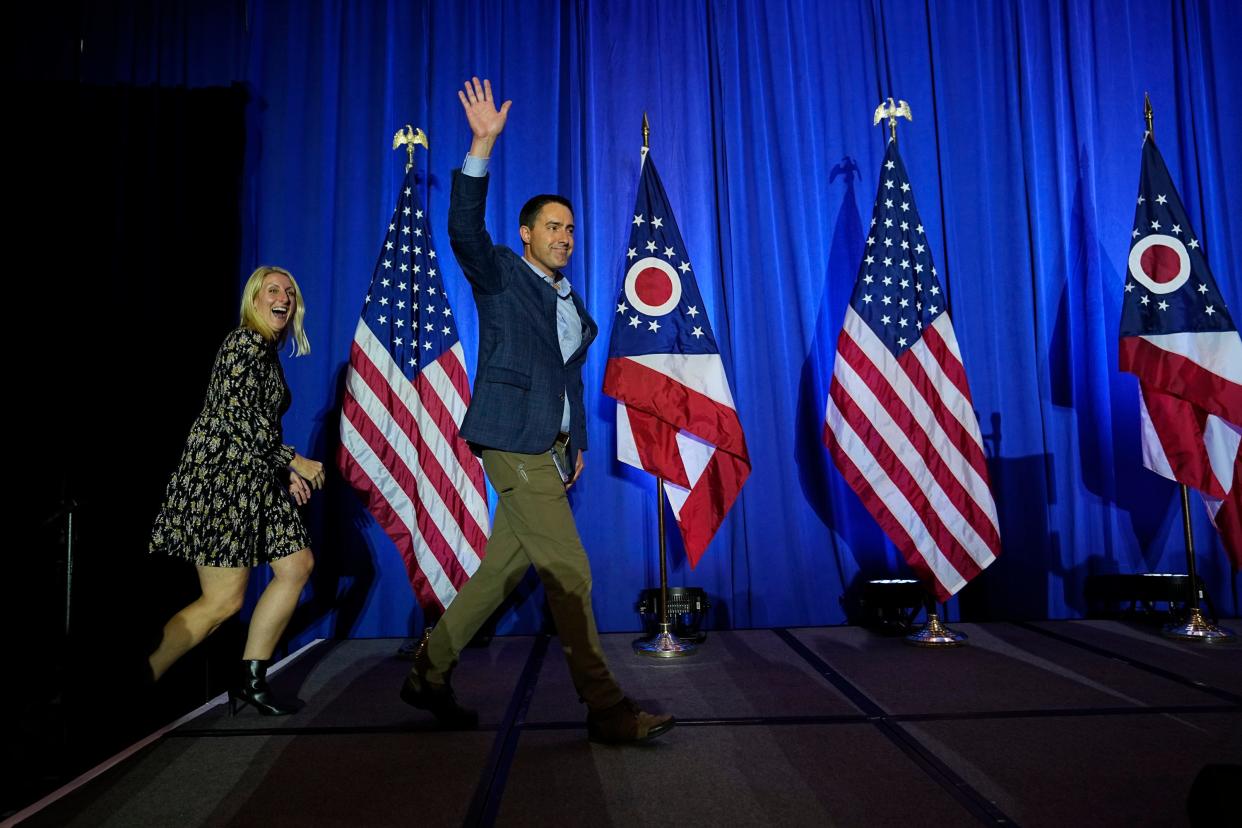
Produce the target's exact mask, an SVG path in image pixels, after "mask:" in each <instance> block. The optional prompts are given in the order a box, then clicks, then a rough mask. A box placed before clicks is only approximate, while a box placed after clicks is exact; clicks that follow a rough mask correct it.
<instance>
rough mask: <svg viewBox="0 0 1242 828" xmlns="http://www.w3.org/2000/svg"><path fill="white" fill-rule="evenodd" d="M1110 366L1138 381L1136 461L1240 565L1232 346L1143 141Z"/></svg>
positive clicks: (1193, 245)
mask: <svg viewBox="0 0 1242 828" xmlns="http://www.w3.org/2000/svg"><path fill="white" fill-rule="evenodd" d="M1119 363H1120V368H1121V370H1123V371H1128V372H1130V373H1132V374H1134V375H1135V376H1137V377H1138V378H1139V390H1140V392H1141V393H1140V396H1139V416H1140V423H1141V430H1142V440H1143V465H1144V466H1146V467H1147V468H1149V469H1151V470H1152V471H1154V472H1156V473H1157V474H1159V475H1162V476H1164V477H1167V478H1169V479H1170V480H1176V481H1177V482H1179V483H1184V484H1186V485H1187V486H1192V487H1194V488H1196V489H1198V490H1199V491H1200V493H1202V495H1203V499H1204V502H1205V503H1206V504H1207V507H1208V514H1209V515H1210V516H1211V517H1212V520H1213V523H1215V525H1216V528H1217V529H1218V530H1220V533H1221V538H1222V540H1223V541H1224V545H1225V548H1226V549H1227V550H1228V551H1229V553H1230V555H1231V557H1232V559H1233V566H1234V568H1235V569H1237V568H1239V567H1242V451H1240V450H1239V445H1240V444H1242V340H1239V338H1238V329H1237V327H1236V326H1235V325H1234V324H1233V320H1232V318H1230V316H1229V309H1228V308H1226V307H1225V299H1224V297H1223V296H1222V295H1221V292H1220V289H1219V288H1218V287H1217V285H1216V280H1215V279H1214V278H1212V271H1211V270H1210V269H1209V268H1208V263H1207V257H1206V256H1205V255H1204V252H1203V245H1202V244H1201V243H1200V241H1199V237H1198V236H1197V235H1196V234H1195V231H1194V228H1192V227H1191V226H1190V218H1189V216H1188V215H1187V213H1186V208H1185V207H1183V206H1182V200H1181V198H1180V197H1179V196H1178V194H1177V189H1176V188H1175V187H1174V186H1173V179H1172V178H1171V177H1170V176H1169V170H1168V167H1166V166H1165V164H1164V158H1163V157H1161V155H1160V150H1158V149H1157V148H1156V142H1155V141H1154V140H1153V139H1152V137H1151V136H1150V135H1148V136H1147V137H1146V139H1145V140H1144V142H1143V168H1142V172H1141V173H1140V175H1139V194H1138V203H1137V205H1136V207H1135V209H1134V229H1133V231H1132V232H1131V233H1130V256H1129V260H1128V267H1127V278H1126V286H1125V300H1124V303H1123V305H1122V310H1121V355H1120V360H1119Z"/></svg>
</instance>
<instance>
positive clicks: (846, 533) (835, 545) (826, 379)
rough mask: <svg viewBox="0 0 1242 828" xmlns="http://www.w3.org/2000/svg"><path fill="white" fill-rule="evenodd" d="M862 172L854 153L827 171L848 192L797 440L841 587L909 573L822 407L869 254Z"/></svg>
mask: <svg viewBox="0 0 1242 828" xmlns="http://www.w3.org/2000/svg"><path fill="white" fill-rule="evenodd" d="M860 178H861V174H860V172H859V169H858V164H857V163H856V162H855V161H854V159H853V158H852V157H850V156H849V155H845V156H844V157H843V158H842V159H841V161H840V163H838V164H836V165H835V166H834V167H833V168H832V172H831V173H830V174H829V178H828V185H829V186H840V187H842V188H843V192H842V193H841V205H840V207H839V208H838V210H837V220H836V225H835V227H834V228H833V232H832V243H831V246H830V248H829V252H828V266H827V268H826V270H825V273H824V281H823V290H822V291H821V292H820V302H819V309H818V311H817V313H816V317H815V332H814V337H813V338H812V340H811V344H810V348H809V349H808V352H807V356H806V359H805V360H804V361H803V363H802V373H801V376H800V378H799V381H798V400H797V408H796V411H795V417H794V423H795V426H794V427H795V431H794V440H793V444H794V463H795V465H796V466H797V468H798V483H799V485H800V486H801V488H802V495H803V497H804V498H806V502H807V504H808V505H809V506H810V507H811V509H812V510H814V512H815V515H816V517H818V518H819V520H820V521H821V522H822V523H823V524H824V526H826V527H827V528H828V530H829V539H830V543H831V552H832V556H833V562H834V564H835V566H836V571H837V577H838V578H839V579H840V581H841V585H842V587H843V588H845V587H846V584H849V583H850V581H851V578H850V573H858V577H862V576H863V575H865V577H867V578H882V577H893V576H895V575H899V574H905V573H908V569H906V568H905V566H904V564H899V563H898V560H899V559H900V556H899V555H897V553H896V551H895V550H894V549H893V547H892V545H891V544H890V543H889V542H888V539H887V537H885V535H884V533H883V532H882V531H881V530H880V527H879V526H878V525H877V524H876V522H875V520H874V519H873V518H872V517H871V515H870V514H869V513H868V512H867V510H866V509H865V508H864V507H863V505H862V503H861V502H860V501H859V500H858V498H857V497H856V496H855V495H854V493H853V492H852V491H851V490H850V489H849V487H848V486H846V485H844V483H843V482H842V481H841V478H840V475H839V473H838V472H837V468H836V466H835V465H833V463H832V459H831V457H829V455H828V450H827V449H826V448H825V447H824V441H823V433H824V411H825V408H826V406H827V403H828V386H829V383H830V382H831V381H832V365H833V359H834V357H835V356H836V341H837V334H838V333H839V332H840V330H841V322H842V320H843V319H844V318H845V308H846V305H847V304H849V298H850V294H851V292H852V291H853V287H854V281H855V278H856V277H857V275H858V267H859V264H860V263H861V262H862V256H863V238H864V233H863V225H862V218H861V217H860V215H859V212H858V200H857V198H856V196H855V193H854V182H855V181H856V180H858V179H860ZM838 179H839V181H838ZM899 566H900V567H901V568H900V569H898V567H899ZM858 577H855V578H854V581H857V580H858ZM852 587H853V584H850V588H852ZM846 591H847V592H848V589H847V590H846Z"/></svg>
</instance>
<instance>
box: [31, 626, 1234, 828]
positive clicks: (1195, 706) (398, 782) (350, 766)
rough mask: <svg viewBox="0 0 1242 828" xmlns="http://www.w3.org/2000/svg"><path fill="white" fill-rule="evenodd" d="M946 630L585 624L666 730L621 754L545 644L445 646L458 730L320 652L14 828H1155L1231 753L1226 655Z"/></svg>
mask: <svg viewBox="0 0 1242 828" xmlns="http://www.w3.org/2000/svg"><path fill="white" fill-rule="evenodd" d="M1230 623H1232V625H1233V626H1234V627H1235V629H1236V628H1237V627H1238V624H1237V622H1236V621H1234V622H1230ZM955 629H958V630H960V631H962V632H965V633H967V634H968V635H969V636H970V642H969V645H968V646H966V647H962V648H960V649H954V650H936V651H930V650H923V649H918V648H914V647H910V646H908V645H906V644H904V643H903V642H902V641H901V640H900V639H894V638H885V637H882V636H879V635H876V634H874V633H871V632H868V631H865V630H862V629H858V628H853V627H831V628H817V629H791V630H754V631H742V632H723V633H712V634H711V635H710V636H709V638H708V640H707V643H706V644H705V645H704V646H703V647H702V648H701V650H700V652H699V653H698V654H697V655H696V656H694V657H692V658H689V659H683V660H679V661H675V662H665V661H655V660H650V659H640V658H638V657H636V656H634V655H633V654H632V653H631V651H630V641H631V639H632V637H633V636H632V635H622V634H618V635H609V636H605V645H606V647H607V649H608V652H609V656H610V658H611V661H612V665H613V668H614V670H615V671H616V673H617V675H618V678H619V679H620V680H621V683H622V685H623V686H624V687H625V688H626V689H627V691H628V692H629V693H630V694H631V695H633V696H634V697H635V698H637V699H640V700H641V701H643V702H644V703H646V704H648V705H650V706H651V707H652V708H655V709H658V710H667V711H670V712H673V713H675V714H676V715H677V716H678V718H679V720H680V724H679V726H678V727H677V728H676V729H675V730H673V731H672V732H671V733H670V734H668V735H667V736H666V737H665V738H663V739H661V740H659V741H658V742H655V743H653V744H651V745H648V746H643V747H630V748H618V747H604V746H598V745H591V744H589V743H588V742H587V741H586V731H585V726H584V725H583V721H582V720H583V713H584V711H583V709H582V708H581V707H580V706H579V705H578V703H577V701H576V698H575V694H574V692H573V689H572V686H571V684H570V681H569V675H568V672H567V670H566V668H565V664H564V660H563V659H562V658H561V656H560V654H559V653H558V652H557V648H558V645H557V640H556V639H555V638H551V639H549V638H547V637H515V638H498V639H495V640H494V641H493V642H492V644H491V645H490V647H488V648H486V649H471V650H467V651H466V654H465V657H464V659H463V663H462V666H461V667H460V668H459V669H458V672H457V676H456V679H455V685H456V687H457V689H458V695H459V696H460V697H461V698H462V700H463V702H465V703H467V704H469V705H472V706H476V707H477V708H478V709H479V711H480V714H481V717H482V726H481V727H480V729H479V730H478V731H477V732H473V733H446V732H438V731H437V730H436V729H435V728H434V726H433V724H432V722H431V720H430V718H429V717H428V716H426V715H425V714H423V713H421V712H419V711H415V710H412V709H410V708H407V707H406V706H404V705H403V704H402V703H401V701H400V700H399V699H398V698H397V690H398V687H399V685H400V683H401V680H402V677H403V675H404V673H405V671H406V670H407V669H408V666H409V664H408V662H403V661H399V660H397V659H395V658H394V657H393V654H394V651H395V649H396V647H397V645H398V643H399V642H397V641H393V640H355V641H337V642H331V641H325V642H321V643H319V644H317V645H315V646H313V647H311V648H309V649H308V650H307V651H305V652H304V653H303V654H302V655H300V656H299V657H298V658H296V659H294V660H293V661H291V662H290V663H288V664H287V665H286V666H284V667H283V669H281V670H280V672H279V673H277V675H276V676H275V677H274V680H273V684H274V685H275V686H276V687H277V688H278V689H280V690H282V691H283V692H285V693H291V694H293V693H295V694H296V695H297V696H298V697H299V698H301V699H303V700H304V701H305V702H306V707H305V709H304V710H302V711H301V712H300V713H299V714H298V715H295V716H290V717H287V718H282V719H265V718H262V717H260V716H258V715H257V714H256V713H255V712H254V711H253V710H252V709H247V710H246V711H245V712H244V713H242V714H239V715H238V716H237V717H235V718H231V717H230V716H229V715H228V711H227V708H225V707H224V706H216V707H213V708H210V709H209V710H207V711H206V712H204V713H202V714H200V715H198V716H197V717H195V718H193V719H192V720H190V721H188V722H185V723H184V724H182V725H181V726H179V727H177V728H176V729H174V730H172V731H170V732H168V733H166V734H165V735H163V736H162V737H160V738H159V739H157V740H155V741H154V742H153V743H152V744H150V745H149V746H147V747H145V748H143V749H142V750H139V751H137V752H135V753H134V754H133V755H131V756H129V757H128V758H126V759H124V760H123V761H121V762H119V763H118V764H116V765H115V766H114V767H112V768H111V769H109V770H107V771H105V772H103V773H101V774H99V775H98V776H96V777H95V778H94V779H91V780H90V781H88V782H86V783H85V784H82V785H81V786H79V787H77V788H76V789H75V790H73V791H71V792H70V793H68V794H66V795H64V796H62V797H61V798H59V799H57V800H56V801H54V802H52V803H51V804H49V805H47V806H46V807H44V808H43V809H42V810H41V811H39V812H37V813H36V814H34V815H32V816H31V817H29V818H28V819H27V820H26V821H25V822H23V823H22V824H23V825H28V826H40V825H75V826H88V825H89V826H98V825H108V826H113V825H115V826H133V825H144V826H146V825H158V826H164V825H168V826H194V825H261V826H280V825H291V826H292V825H297V826H308V825H309V826H319V825H348V826H385V825H401V826H405V825H418V826H434V825H479V824H484V825H486V824H491V823H493V822H494V823H496V824H500V825H551V826H561V825H591V826H594V827H599V826H609V825H618V826H620V825H626V826H628V825H657V824H658V825H688V824H696V823H697V824H707V825H764V824H778V825H814V826H821V825H847V826H855V825H857V826H882V825H894V826H919V825H941V826H955V825H976V824H979V823H985V824H989V823H990V824H1018V825H1024V826H1039V825H1048V826H1065V825H1091V826H1107V825H1125V826H1137V825H1159V826H1168V825H1185V824H1188V819H1187V816H1186V799H1187V794H1188V793H1189V791H1190V788H1191V783H1192V781H1193V780H1194V778H1195V776H1196V774H1197V773H1198V772H1199V771H1200V769H1202V768H1203V767H1204V766H1205V765H1208V764H1213V763H1232V764H1237V763H1239V762H1242V645H1238V644H1226V645H1215V646H1193V645H1188V644H1180V643H1175V642H1169V641H1165V640H1163V639H1161V638H1159V637H1157V636H1154V635H1152V634H1151V633H1150V632H1149V631H1147V630H1146V629H1141V628H1137V627H1132V626H1128V625H1126V624H1123V623H1120V622H1109V621H1060V622H1041V623H1030V624H1026V623H1022V624H1006V623H997V624H983V625H975V624H960V625H955ZM1234 796H1235V801H1238V802H1239V803H1242V797H1238V794H1237V793H1236V792H1235V794H1234ZM1237 814H1238V815H1239V822H1238V824H1242V804H1239V810H1238V811H1237Z"/></svg>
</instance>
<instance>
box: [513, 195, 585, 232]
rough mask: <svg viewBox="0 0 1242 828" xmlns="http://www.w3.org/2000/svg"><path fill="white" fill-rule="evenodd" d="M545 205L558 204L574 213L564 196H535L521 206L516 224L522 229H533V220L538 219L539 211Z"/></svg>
mask: <svg viewBox="0 0 1242 828" xmlns="http://www.w3.org/2000/svg"><path fill="white" fill-rule="evenodd" d="M545 204H560V205H562V206H564V207H565V209H567V210H569V212H571V213H572V212H573V211H574V205H572V204H570V203H569V199H567V198H565V196H558V195H551V194H549V193H544V194H543V195H537V196H535V197H533V198H531V199H530V200H529V201H527V202H526V203H525V204H523V205H522V212H520V213H518V224H520V225H521V226H522V227H534V226H535V219H537V218H538V217H539V211H540V210H542V209H543V206H544V205H545Z"/></svg>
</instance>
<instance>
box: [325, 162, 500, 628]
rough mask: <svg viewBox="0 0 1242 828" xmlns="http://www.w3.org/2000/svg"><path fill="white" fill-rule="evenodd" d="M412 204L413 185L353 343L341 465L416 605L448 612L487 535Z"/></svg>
mask: <svg viewBox="0 0 1242 828" xmlns="http://www.w3.org/2000/svg"><path fill="white" fill-rule="evenodd" d="M414 193H415V187H414V185H413V182H412V179H411V177H410V174H409V173H407V174H406V177H405V185H404V187H403V188H402V190H401V195H400V197H399V198H398V200H397V207H396V209H395V210H394V211H393V214H392V220H391V221H390V222H389V224H388V230H387V233H386V235H385V238H384V244H383V248H382V249H381V250H380V254H379V259H378V261H377V262H376V264H375V272H374V274H373V275H372V276H371V286H370V288H368V290H367V296H366V300H365V301H364V302H363V305H362V317H361V318H360V319H359V320H358V327H357V329H356V330H355V332H354V343H353V347H352V348H351V350H350V354H349V374H348V378H347V382H346V387H345V398H344V403H343V405H342V410H341V447H340V450H339V452H338V454H337V462H338V463H339V464H340V467H341V471H342V472H343V473H344V475H345V477H346V479H347V480H349V482H350V483H351V484H352V485H353V486H354V488H355V489H357V490H358V492H359V494H360V495H361V496H362V499H363V500H364V501H365V502H366V504H367V508H368V509H369V510H370V511H371V514H373V515H374V516H375V519H376V520H377V521H379V523H380V525H381V526H382V527H384V531H385V532H387V533H388V537H390V538H392V541H393V543H395V544H396V545H397V549H398V550H400V552H401V557H402V558H403V559H404V560H405V568H406V572H407V573H408V574H409V578H410V586H411V587H413V589H414V594H415V595H416V596H417V598H418V601H419V603H420V604H421V605H422V606H423V608H424V609H435V608H438V609H440V610H443V609H444V608H445V607H447V606H448V605H449V604H450V603H451V602H452V600H453V598H454V597H455V596H456V595H457V590H458V589H459V588H460V587H461V586H462V584H464V583H465V582H466V580H467V579H469V578H470V576H471V575H473V574H474V571H475V570H476V569H478V566H479V562H480V559H481V558H482V557H483V554H484V547H485V545H486V543H487V535H488V533H489V531H490V523H489V520H488V509H487V494H486V489H485V488H484V483H483V468H482V465H481V464H480V462H479V460H478V458H477V457H475V456H474V455H473V454H472V453H471V451H470V447H469V446H468V445H467V444H466V443H465V441H463V440H462V439H461V437H460V436H459V435H458V427H459V426H460V424H461V420H462V417H463V416H465V413H466V406H467V405H469V403H470V380H469V378H468V377H467V375H466V367H465V360H464V358H463V355H462V348H461V342H460V341H459V340H458V338H457V326H456V324H455V323H454V321H453V311H452V309H451V308H450V307H449V302H448V296H447V295H446V294H445V292H444V281H443V277H442V276H441V274H440V267H439V259H438V258H437V257H436V251H435V250H434V249H433V248H432V246H431V234H430V233H429V232H428V230H427V218H426V214H425V213H424V211H423V210H422V208H421V207H420V206H419V204H418V203H417V202H416V200H415V198H414Z"/></svg>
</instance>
